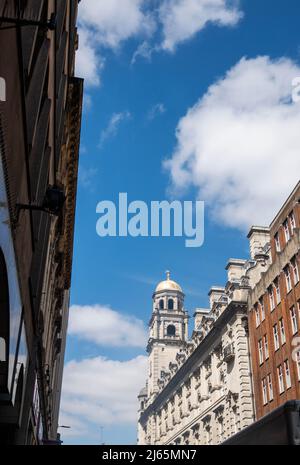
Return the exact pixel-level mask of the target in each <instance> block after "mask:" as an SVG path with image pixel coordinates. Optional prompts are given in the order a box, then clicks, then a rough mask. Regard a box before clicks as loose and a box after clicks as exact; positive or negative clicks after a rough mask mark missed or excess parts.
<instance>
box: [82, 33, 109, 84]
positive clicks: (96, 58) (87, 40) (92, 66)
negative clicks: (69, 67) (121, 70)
mask: <svg viewBox="0 0 300 465" xmlns="http://www.w3.org/2000/svg"><path fill="white" fill-rule="evenodd" d="M78 34H79V48H78V51H77V54H76V74H77V75H78V76H80V77H82V78H84V80H85V84H86V85H87V86H99V84H100V71H101V70H102V68H103V66H104V59H103V58H102V57H101V56H100V54H99V52H98V51H97V47H96V46H95V34H94V33H93V31H90V30H89V29H88V28H85V27H79V30H78Z"/></svg>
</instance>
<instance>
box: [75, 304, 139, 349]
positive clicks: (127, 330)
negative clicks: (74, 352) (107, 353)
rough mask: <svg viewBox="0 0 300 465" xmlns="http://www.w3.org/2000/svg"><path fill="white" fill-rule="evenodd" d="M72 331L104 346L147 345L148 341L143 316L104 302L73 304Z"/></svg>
mask: <svg viewBox="0 0 300 465" xmlns="http://www.w3.org/2000/svg"><path fill="white" fill-rule="evenodd" d="M68 333H69V334H70V335H73V336H77V337H79V338H80V339H83V340H86V341H90V342H93V343H95V344H98V345H100V346H110V347H141V348H144V347H145V346H146V341H147V332H146V329H145V327H144V324H143V322H142V321H141V320H139V319H137V318H135V317H133V316H129V315H124V314H123V313H119V312H116V311H115V310H112V309H111V308H109V307H105V306H101V305H94V306H88V305H86V306H79V305H73V306H72V307H71V309H70V320H69V327H68Z"/></svg>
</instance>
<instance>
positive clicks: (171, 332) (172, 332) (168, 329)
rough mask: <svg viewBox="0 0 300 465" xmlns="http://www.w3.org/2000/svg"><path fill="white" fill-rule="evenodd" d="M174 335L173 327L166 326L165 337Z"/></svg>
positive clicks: (174, 329)
mask: <svg viewBox="0 0 300 465" xmlns="http://www.w3.org/2000/svg"><path fill="white" fill-rule="evenodd" d="M175 335H176V328H175V326H174V325H168V327H167V336H175Z"/></svg>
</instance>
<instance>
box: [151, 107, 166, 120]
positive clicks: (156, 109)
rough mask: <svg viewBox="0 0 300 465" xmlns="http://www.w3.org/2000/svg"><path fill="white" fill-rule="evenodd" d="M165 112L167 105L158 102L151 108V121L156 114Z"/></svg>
mask: <svg viewBox="0 0 300 465" xmlns="http://www.w3.org/2000/svg"><path fill="white" fill-rule="evenodd" d="M165 112H166V107H165V106H164V104H163V103H156V104H155V105H153V106H152V108H150V110H149V112H148V115H147V117H148V119H149V120H150V121H151V120H153V119H154V118H156V116H158V115H162V114H163V113H165Z"/></svg>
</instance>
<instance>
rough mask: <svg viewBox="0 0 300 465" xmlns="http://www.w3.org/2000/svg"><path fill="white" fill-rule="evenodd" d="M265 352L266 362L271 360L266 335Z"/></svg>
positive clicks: (265, 336)
mask: <svg viewBox="0 0 300 465" xmlns="http://www.w3.org/2000/svg"><path fill="white" fill-rule="evenodd" d="M264 350H265V360H267V359H268V358H269V346H268V338H267V335H266V334H265V335H264Z"/></svg>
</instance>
